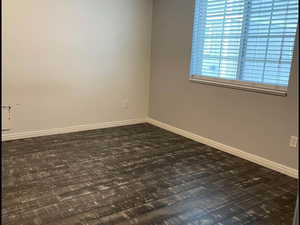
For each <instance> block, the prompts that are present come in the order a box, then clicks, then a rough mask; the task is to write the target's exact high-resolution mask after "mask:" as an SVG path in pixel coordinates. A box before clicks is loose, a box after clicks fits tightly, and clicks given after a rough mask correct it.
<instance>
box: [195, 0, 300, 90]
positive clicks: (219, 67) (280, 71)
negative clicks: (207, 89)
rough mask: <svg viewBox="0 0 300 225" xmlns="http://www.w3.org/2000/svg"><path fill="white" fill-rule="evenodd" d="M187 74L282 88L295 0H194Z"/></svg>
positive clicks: (294, 19) (294, 22)
mask: <svg viewBox="0 0 300 225" xmlns="http://www.w3.org/2000/svg"><path fill="white" fill-rule="evenodd" d="M194 17H195V19H194V32H193V46H192V58H191V71H190V73H191V77H192V79H200V80H201V79H202V80H208V81H214V82H218V81H220V82H223V83H227V84H228V83H232V84H234V85H238V86H239V85H241V86H243V85H244V86H247V87H256V88H261V89H270V90H279V91H286V89H287V86H288V82H289V76H290V69H291V62H292V57H293V48H294V41H295V36H296V29H297V21H298V1H296V0H196V5H195V16H194Z"/></svg>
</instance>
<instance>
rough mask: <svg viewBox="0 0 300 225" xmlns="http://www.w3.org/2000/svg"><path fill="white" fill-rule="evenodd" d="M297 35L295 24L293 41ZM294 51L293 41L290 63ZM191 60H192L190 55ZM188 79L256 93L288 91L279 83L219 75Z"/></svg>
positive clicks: (285, 92) (283, 92) (284, 93)
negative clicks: (227, 77)
mask: <svg viewBox="0 0 300 225" xmlns="http://www.w3.org/2000/svg"><path fill="white" fill-rule="evenodd" d="M195 8H196V4H195ZM195 10H196V9H195ZM245 12H246V10H245ZM194 16H195V15H194ZM193 19H194V17H193ZM247 21H248V19H247V20H244V21H243V25H242V30H244V29H245V27H246V23H247ZM193 29H194V28H193ZM193 35H194V34H193ZM297 36H298V24H297V28H296V38H295V42H296V41H297V40H298V38H297ZM243 45H244V41H243V42H242V43H241V45H240V48H242V47H243ZM295 51H296V45H295V43H294V49H293V57H292V60H291V64H292V65H293V61H294V60H295ZM240 52H243V51H241V50H240ZM190 55H192V54H190ZM191 60H192V56H191ZM242 60H243V56H242V54H240V56H239V61H238V71H239V70H240V69H241V65H242ZM292 65H291V70H290V76H289V79H290V78H291V72H292V71H293V67H292ZM237 75H238V76H239V75H240V72H238V73H237ZM189 80H190V81H192V82H199V83H202V84H208V85H214V86H220V87H227V88H232V89H239V90H245V91H252V92H257V93H264V94H271V95H277V96H287V92H288V86H279V85H278V86H277V85H269V84H262V83H256V82H248V81H241V80H230V79H223V78H220V77H209V76H204V75H194V74H190V75H189Z"/></svg>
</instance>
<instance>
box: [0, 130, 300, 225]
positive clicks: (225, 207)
mask: <svg viewBox="0 0 300 225" xmlns="http://www.w3.org/2000/svg"><path fill="white" fill-rule="evenodd" d="M296 196H297V180H296V179H293V178H290V177H288V176H285V175H282V174H280V173H277V172H274V171H272V170H270V169H266V168H264V167H261V166H259V165H256V164H253V163H251V162H248V161H246V160H243V159H240V158H237V157H234V156H232V155H229V154H227V153H224V152H221V151H218V150H216V149H213V148H211V147H208V146H206V145H203V144H199V143H197V142H194V141H192V140H189V139H186V138H184V137H181V136H178V135H176V134H173V133H170V132H168V131H165V130H162V129H160V128H157V127H154V126H152V125H150V124H138V125H131V126H123V127H116V128H107V129H100V130H92V131H85V132H77V133H70V134H61V135H53V136H45V137H38V138H29V139H23V140H15V141H7V142H3V143H2V223H3V224H5V225H131V224H135V225H246V224H247V225H292V220H293V212H294V206H295V202H296Z"/></svg>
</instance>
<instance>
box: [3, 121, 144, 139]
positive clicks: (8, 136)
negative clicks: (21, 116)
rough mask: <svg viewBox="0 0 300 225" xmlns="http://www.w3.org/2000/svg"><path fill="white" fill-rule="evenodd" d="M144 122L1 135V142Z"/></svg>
mask: <svg viewBox="0 0 300 225" xmlns="http://www.w3.org/2000/svg"><path fill="white" fill-rule="evenodd" d="M145 122H146V119H130V120H123V121H113V122H104V123H96V124H84V125H77V126H70V127H63V128H54V129H48V130H38V131H26V132H18V133H9V134H3V133H2V141H10V140H16V139H24V138H32V137H40V136H47V135H54V134H64V133H72V132H78V131H86V130H95V129H101V128H108V127H118V126H125V125H133V124H139V123H145Z"/></svg>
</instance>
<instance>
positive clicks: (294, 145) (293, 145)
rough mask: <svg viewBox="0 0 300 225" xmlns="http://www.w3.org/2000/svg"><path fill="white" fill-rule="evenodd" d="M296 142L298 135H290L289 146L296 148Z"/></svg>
mask: <svg viewBox="0 0 300 225" xmlns="http://www.w3.org/2000/svg"><path fill="white" fill-rule="evenodd" d="M297 144H298V137H295V136H291V139H290V147H291V148H297Z"/></svg>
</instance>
